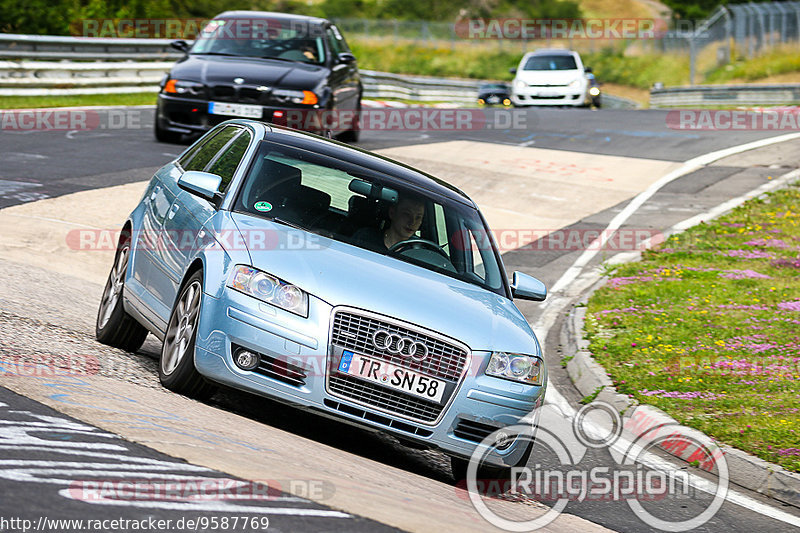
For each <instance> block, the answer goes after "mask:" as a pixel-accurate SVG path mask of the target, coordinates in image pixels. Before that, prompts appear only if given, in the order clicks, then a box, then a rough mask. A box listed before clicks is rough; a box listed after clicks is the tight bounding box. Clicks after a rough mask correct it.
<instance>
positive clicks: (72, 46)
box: [0, 34, 636, 108]
mask: <svg viewBox="0 0 800 533" xmlns="http://www.w3.org/2000/svg"><path fill="white" fill-rule="evenodd" d="M170 42H172V41H171V40H170V39H106V38H81V37H59V36H49V35H17V34H0V96H13V95H26V96H43V95H74V94H103V93H125V92H129V93H133V92H156V91H157V90H158V82H159V80H161V78H162V77H163V76H164V74H165V73H166V72H167V71H169V69H170V68H171V66H172V64H173V62H174V60H176V59H178V58H180V57H182V55H183V54H182V53H180V52H178V51H176V50H172V49H171V48H170V47H169V43H170ZM34 59H35V60H34ZM48 60H51V61H48ZM54 60H60V61H54ZM89 60H91V61H89ZM361 77H362V81H363V83H364V96H365V97H366V98H371V99H401V100H413V101H416V102H452V103H458V104H475V103H477V102H476V100H477V93H478V87H479V85H480V84H481V83H484V82H483V81H481V80H458V79H452V78H435V77H429V76H406V75H400V74H390V73H387V72H377V71H372V70H361ZM603 98H604V104H605V105H607V106H608V107H627V108H631V107H636V103H635V102H632V101H629V100H625V99H622V98H616V97H612V96H609V95H604V96H603Z"/></svg>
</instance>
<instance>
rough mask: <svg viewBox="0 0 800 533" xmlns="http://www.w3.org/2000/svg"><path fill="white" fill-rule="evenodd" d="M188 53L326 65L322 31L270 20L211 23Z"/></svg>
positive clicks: (228, 20) (307, 26)
mask: <svg viewBox="0 0 800 533" xmlns="http://www.w3.org/2000/svg"><path fill="white" fill-rule="evenodd" d="M190 53H192V54H206V55H223V56H240V57H260V58H265V59H278V60H287V61H302V62H304V63H312V64H323V63H325V44H324V41H323V37H322V31H321V29H319V28H316V27H311V26H309V25H300V24H297V25H287V24H285V23H281V22H279V21H273V20H269V19H223V20H212V21H211V22H209V23H208V25H207V26H206V27H205V28H204V29H203V31H202V32H201V33H200V35H199V36H198V38H197V40H196V41H195V43H194V45H193V46H192V49H191V51H190Z"/></svg>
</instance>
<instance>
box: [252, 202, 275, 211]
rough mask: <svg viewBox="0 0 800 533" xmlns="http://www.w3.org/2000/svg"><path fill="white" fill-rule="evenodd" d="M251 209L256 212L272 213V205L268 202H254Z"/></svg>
mask: <svg viewBox="0 0 800 533" xmlns="http://www.w3.org/2000/svg"><path fill="white" fill-rule="evenodd" d="M253 208H254V209H255V210H256V211H272V204H271V203H269V202H256V205H254V206H253Z"/></svg>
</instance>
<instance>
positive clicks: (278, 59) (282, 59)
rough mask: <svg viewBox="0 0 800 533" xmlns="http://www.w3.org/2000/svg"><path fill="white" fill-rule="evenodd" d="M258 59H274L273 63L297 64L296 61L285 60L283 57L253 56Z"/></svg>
mask: <svg viewBox="0 0 800 533" xmlns="http://www.w3.org/2000/svg"><path fill="white" fill-rule="evenodd" d="M255 57H258V58H259V59H274V60H275V61H288V62H289V63H297V62H298V60H297V59H286V58H285V57H275V56H255Z"/></svg>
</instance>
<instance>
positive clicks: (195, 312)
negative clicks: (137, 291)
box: [158, 271, 214, 400]
mask: <svg viewBox="0 0 800 533" xmlns="http://www.w3.org/2000/svg"><path fill="white" fill-rule="evenodd" d="M202 304H203V272H202V271H197V272H195V273H194V274H192V276H191V277H190V278H189V279H187V280H186V282H185V283H184V284H183V286H182V287H181V290H180V292H179V293H178V298H177V299H176V300H175V305H174V306H173V308H172V312H171V313H170V316H169V322H168V324H167V333H166V335H164V344H163V345H162V347H161V357H160V358H159V363H158V377H159V379H160V380H161V384H162V385H164V387H166V388H167V389H169V390H171V391H173V392H177V393H178V394H183V395H184V396H188V397H190V398H195V399H198V400H202V399H205V398H208V397H209V396H211V395H212V394H213V393H214V386H213V385H210V384H209V383H208V382H207V381H206V380H205V379H204V378H203V376H201V375H200V373H199V372H198V371H197V369H196V368H195V366H194V348H195V340H196V339H197V324H198V322H199V321H200V311H201V309H202Z"/></svg>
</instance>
